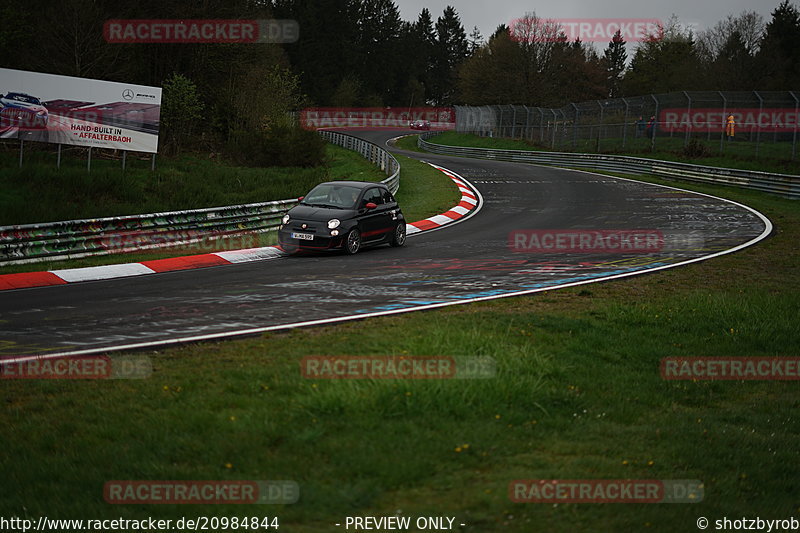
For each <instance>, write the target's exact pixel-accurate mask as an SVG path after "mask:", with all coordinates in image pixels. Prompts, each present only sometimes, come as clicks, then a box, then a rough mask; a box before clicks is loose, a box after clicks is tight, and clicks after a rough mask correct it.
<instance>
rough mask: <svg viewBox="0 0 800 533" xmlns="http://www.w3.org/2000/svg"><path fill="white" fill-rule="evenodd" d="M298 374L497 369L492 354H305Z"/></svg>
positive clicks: (476, 373)
mask: <svg viewBox="0 0 800 533" xmlns="http://www.w3.org/2000/svg"><path fill="white" fill-rule="evenodd" d="M300 373H301V374H302V376H303V377H304V378H307V379H487V378H493V377H495V375H496V374H497V368H496V361H495V360H494V358H492V357H467V356H401V355H364V356H330V355H309V356H306V357H303V359H302V360H301V361H300Z"/></svg>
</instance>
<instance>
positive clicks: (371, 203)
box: [364, 202, 378, 209]
mask: <svg viewBox="0 0 800 533" xmlns="http://www.w3.org/2000/svg"><path fill="white" fill-rule="evenodd" d="M364 207H366V208H367V209H375V208H376V207H378V204H376V203H373V202H367V205H365V206H364Z"/></svg>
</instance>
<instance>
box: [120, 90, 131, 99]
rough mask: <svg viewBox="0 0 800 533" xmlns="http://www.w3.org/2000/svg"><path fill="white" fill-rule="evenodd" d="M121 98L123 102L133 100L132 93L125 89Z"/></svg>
mask: <svg viewBox="0 0 800 533" xmlns="http://www.w3.org/2000/svg"><path fill="white" fill-rule="evenodd" d="M122 97H123V98H124V99H125V100H133V91H131V90H130V89H125V90H124V91H122Z"/></svg>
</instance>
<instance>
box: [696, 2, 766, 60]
mask: <svg viewBox="0 0 800 533" xmlns="http://www.w3.org/2000/svg"><path fill="white" fill-rule="evenodd" d="M764 28H765V25H764V17H762V16H761V15H759V14H758V13H756V12H755V11H743V12H742V13H740V14H739V15H738V16H733V15H728V16H727V17H726V18H725V20H721V21H719V22H717V23H716V24H715V25H714V26H713V27H711V28H709V29H707V30H704V31H701V32H700V33H699V34H698V35H697V52H698V55H699V56H700V59H702V60H703V61H705V62H707V63H710V62H712V61H714V60H716V59H717V57H719V55H720V53H721V52H722V49H723V48H724V47H725V45H726V44H728V43H729V41H730V38H731V36H732V35H733V34H734V33H738V34H739V38H740V40H741V41H742V44H743V45H744V48H745V49H746V50H747V51H748V53H749V54H751V55H755V54H756V52H758V48H759V44H760V43H761V39H762V38H763V37H764Z"/></svg>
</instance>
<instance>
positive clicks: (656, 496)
mask: <svg viewBox="0 0 800 533" xmlns="http://www.w3.org/2000/svg"><path fill="white" fill-rule="evenodd" d="M703 494H704V492H703V483H702V482H701V481H699V480H696V479H516V480H514V481H512V482H511V483H510V484H509V486H508V497H509V499H510V500H511V501H512V502H514V503H551V504H552V503H699V502H701V501H703Z"/></svg>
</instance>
